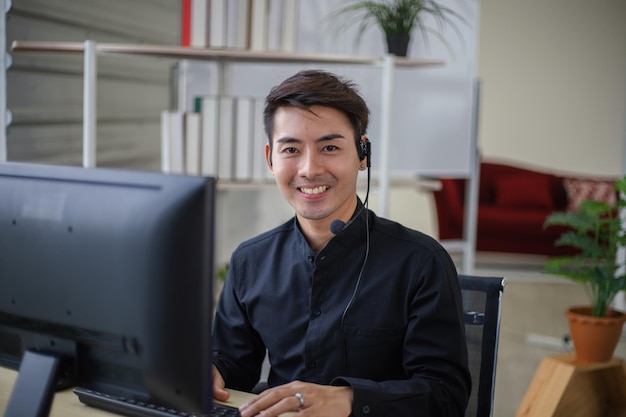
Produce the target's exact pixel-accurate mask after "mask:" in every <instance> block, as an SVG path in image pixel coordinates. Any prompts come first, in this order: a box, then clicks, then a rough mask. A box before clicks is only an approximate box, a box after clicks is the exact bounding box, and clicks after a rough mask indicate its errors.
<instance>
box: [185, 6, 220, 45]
mask: <svg viewBox="0 0 626 417" xmlns="http://www.w3.org/2000/svg"><path fill="white" fill-rule="evenodd" d="M212 1H215V0H191V42H190V44H191V46H193V47H198V48H206V47H207V46H209V29H210V21H209V8H210V3H211V2H212Z"/></svg>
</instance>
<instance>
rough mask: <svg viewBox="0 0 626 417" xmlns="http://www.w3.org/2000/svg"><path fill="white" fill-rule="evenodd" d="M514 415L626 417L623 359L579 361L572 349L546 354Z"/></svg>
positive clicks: (529, 416)
mask: <svg viewBox="0 0 626 417" xmlns="http://www.w3.org/2000/svg"><path fill="white" fill-rule="evenodd" d="M515 417H626V370H625V368H624V361H623V360H622V359H620V358H613V359H611V360H610V361H609V362H605V363H597V364H577V363H576V357H575V355H574V354H569V353H568V354H564V355H556V356H549V357H546V358H544V359H543V361H542V362H541V364H540V365H539V368H538V369H537V371H536V373H535V376H534V377H533V380H532V381H531V383H530V386H529V387H528V390H527V391H526V395H525V396H524V399H523V400H522V402H521V404H520V406H519V408H518V410H517V413H516V414H515Z"/></svg>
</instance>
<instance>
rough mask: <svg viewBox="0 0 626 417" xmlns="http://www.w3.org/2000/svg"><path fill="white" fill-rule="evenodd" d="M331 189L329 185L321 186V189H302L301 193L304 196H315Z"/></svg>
mask: <svg viewBox="0 0 626 417" xmlns="http://www.w3.org/2000/svg"><path fill="white" fill-rule="evenodd" d="M329 188H330V187H329V186H328V185H320V186H319V187H315V188H304V187H300V191H301V192H302V193H304V194H309V195H315V194H321V193H323V192H324V191H326V190H328V189H329Z"/></svg>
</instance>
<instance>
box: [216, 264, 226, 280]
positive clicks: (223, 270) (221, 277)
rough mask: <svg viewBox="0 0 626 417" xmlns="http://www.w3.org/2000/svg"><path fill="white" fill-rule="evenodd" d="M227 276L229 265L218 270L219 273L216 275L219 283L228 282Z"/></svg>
mask: <svg viewBox="0 0 626 417" xmlns="http://www.w3.org/2000/svg"><path fill="white" fill-rule="evenodd" d="M227 275H228V263H226V264H224V265H222V267H221V268H219V269H218V270H217V272H216V273H215V278H216V279H217V280H218V281H222V282H224V281H225V280H226V276H227Z"/></svg>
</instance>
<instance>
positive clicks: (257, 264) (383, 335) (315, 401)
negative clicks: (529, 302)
mask: <svg viewBox="0 0 626 417" xmlns="http://www.w3.org/2000/svg"><path fill="white" fill-rule="evenodd" d="M368 118H369V110H368V108H367V105H366V103H365V102H364V100H363V99H362V97H361V96H360V95H359V94H358V92H357V89H356V86H355V85H354V84H353V83H351V82H349V81H345V80H342V79H340V78H338V77H336V76H335V75H333V74H330V73H327V72H323V71H315V70H307V71H301V72H299V73H297V74H295V75H294V76H292V77H290V78H289V79H287V80H285V81H284V82H283V83H281V84H280V85H278V86H276V87H274V88H273V89H272V91H271V92H270V94H269V95H268V97H267V99H266V107H265V112H264V123H265V130H266V133H267V135H268V144H267V145H266V149H265V156H266V160H267V163H268V167H269V169H270V171H271V172H272V173H273V175H274V178H275V180H276V184H277V186H278V188H279V190H280V192H281V194H282V195H283V197H284V198H285V200H286V201H287V202H288V203H289V204H290V205H291V206H292V207H293V208H294V210H295V217H294V218H293V219H292V220H289V221H288V222H287V223H285V224H283V225H281V226H278V227H277V228H275V229H273V230H270V231H268V232H266V233H263V234H261V235H259V236H257V237H255V238H253V239H251V240H249V241H247V242H244V243H242V244H241V245H240V246H239V247H238V248H237V249H236V250H235V252H234V253H233V255H232V258H231V262H230V268H229V273H228V277H227V279H226V282H225V285H224V289H223V291H222V294H221V296H220V300H219V303H218V307H217V312H216V316H215V322H214V326H213V328H214V332H213V347H214V351H213V357H214V367H213V372H214V374H213V380H214V396H215V397H216V398H217V399H221V400H225V399H227V398H228V395H229V394H228V392H227V390H226V389H225V388H233V389H238V390H244V391H249V390H251V389H252V388H253V387H254V386H255V384H256V383H257V381H258V380H259V376H260V372H261V365H262V362H263V358H264V356H265V353H266V351H267V354H268V355H269V362H270V365H271V367H270V373H269V377H268V385H269V387H270V388H269V389H267V390H265V391H264V392H263V393H261V394H260V395H259V396H258V397H256V398H255V399H254V400H252V401H251V402H249V403H247V404H245V405H244V406H243V407H242V408H241V410H240V412H241V415H242V417H251V416H255V415H257V414H259V413H261V414H262V415H263V416H269V417H271V416H277V415H280V414H281V413H283V412H285V411H289V410H297V411H298V412H299V414H301V415H303V416H320V417H334V416H337V417H346V416H349V415H353V416H384V415H392V416H397V417H401V416H425V417H443V416H447V417H451V416H455V417H460V416H463V414H464V410H465V407H466V405H467V400H468V396H469V392H470V389H471V382H470V375H469V371H468V369H467V348H466V346H465V335H464V325H463V321H462V303H461V296H460V290H459V286H458V281H457V275H456V269H455V266H454V264H453V262H452V261H451V259H450V257H449V256H448V254H447V253H446V251H445V250H444V249H443V248H442V247H441V246H440V245H439V244H438V243H437V242H436V241H435V240H434V239H432V238H431V237H429V236H426V235H425V234H423V233H420V232H418V231H414V230H410V229H408V228H406V227H404V226H402V225H400V224H398V223H395V222H392V221H390V220H387V219H383V218H380V217H377V216H376V215H375V213H374V212H373V211H371V210H369V209H368V208H367V207H366V206H364V203H363V202H362V201H361V200H360V199H359V198H358V196H357V192H356V186H357V177H358V173H359V171H363V170H366V169H368V165H369V158H370V152H369V149H370V148H369V142H368V139H367V137H366V136H365V134H366V130H367V126H368ZM366 201H367V198H366Z"/></svg>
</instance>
